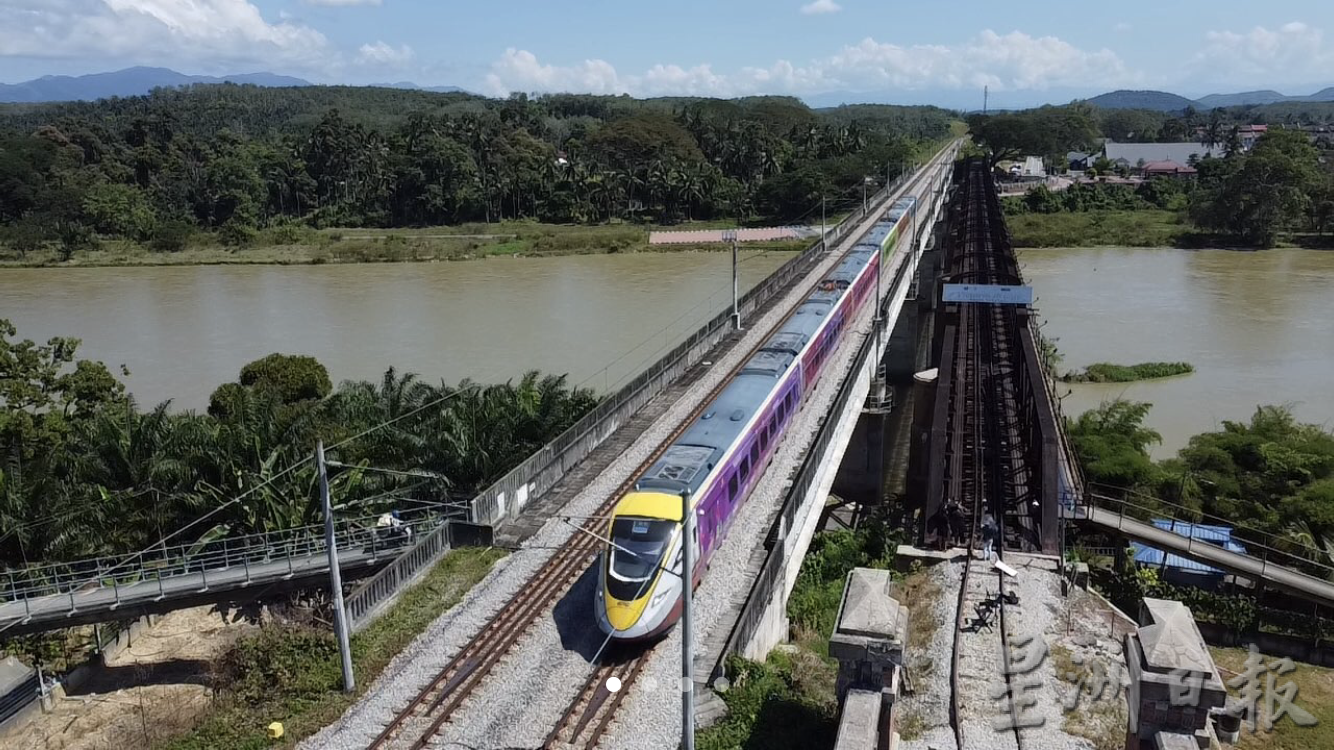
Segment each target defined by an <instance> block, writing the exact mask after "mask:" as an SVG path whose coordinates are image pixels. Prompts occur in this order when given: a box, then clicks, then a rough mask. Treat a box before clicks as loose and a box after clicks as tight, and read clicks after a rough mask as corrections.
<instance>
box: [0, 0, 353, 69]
mask: <svg viewBox="0 0 1334 750" xmlns="http://www.w3.org/2000/svg"><path fill="white" fill-rule="evenodd" d="M330 54H331V52H330V47H329V42H328V40H327V39H326V38H325V37H324V35H323V34H321V33H320V32H318V31H315V30H314V29H311V28H309V27H307V26H304V25H301V24H298V23H291V22H288V21H279V22H278V23H270V22H269V21H266V20H265V19H264V17H263V16H262V15H261V14H260V11H259V9H258V8H257V7H255V5H253V4H252V3H251V2H249V1H248V0H0V57H10V56H12V57H34V58H111V59H115V60H132V61H134V62H141V63H142V62H161V63H177V62H182V61H184V62H191V63H198V64H202V65H205V66H208V67H212V68H228V69H230V68H231V67H232V66H236V65H255V64H258V65H264V66H265V67H272V66H274V65H276V64H281V65H284V66H287V67H307V68H313V67H317V66H318V65H319V64H320V63H321V62H327V60H328V59H329V56H330Z"/></svg>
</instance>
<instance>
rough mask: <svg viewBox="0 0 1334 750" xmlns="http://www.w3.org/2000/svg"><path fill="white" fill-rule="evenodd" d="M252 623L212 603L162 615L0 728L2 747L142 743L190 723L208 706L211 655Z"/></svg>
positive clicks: (99, 748)
mask: <svg viewBox="0 0 1334 750" xmlns="http://www.w3.org/2000/svg"><path fill="white" fill-rule="evenodd" d="M252 628H253V626H251V625H249V624H246V623H244V622H238V623H228V622H224V620H223V617H222V616H221V615H219V614H218V613H217V612H215V611H213V610H212V608H211V607H198V608H195V609H186V610H181V611H179V612H172V613H171V614H168V615H165V616H163V617H162V618H161V619H159V620H158V622H157V623H156V624H154V625H153V627H151V628H147V629H145V630H143V631H141V632H140V633H139V635H138V636H137V637H136V638H135V640H134V642H133V644H131V645H130V646H129V647H128V648H125V649H124V650H122V651H121V652H120V653H118V654H116V655H115V656H113V657H111V658H109V659H108V660H107V665H106V667H104V668H102V669H99V670H97V671H96V672H95V673H94V674H93V676H92V677H91V678H90V679H89V680H88V681H87V682H86V683H85V684H83V685H82V686H80V687H79V688H78V689H76V690H73V691H71V693H70V694H69V695H67V696H66V697H64V698H62V699H61V700H59V701H58V702H57V703H56V707H55V710H54V711H53V712H52V713H49V714H38V715H36V716H34V717H33V718H32V719H30V720H29V721H27V722H24V723H22V724H21V725H19V726H16V727H12V728H10V729H9V731H8V733H7V734H5V735H0V745H3V746H4V747H5V748H6V749H7V750H9V749H10V748H12V749H13V750H57V749H59V750H121V749H122V748H147V747H151V745H152V744H153V743H154V742H156V741H158V740H161V739H164V738H166V737H170V736H173V735H176V734H179V733H181V732H182V731H184V730H186V729H188V728H190V727H191V726H193V724H194V722H195V719H196V718H197V717H198V716H199V714H200V713H201V712H202V711H203V710H204V709H205V708H207V707H208V705H209V702H210V700H211V693H210V690H209V688H208V687H207V685H208V681H209V670H210V669H211V664H212V661H213V659H214V658H215V657H216V656H217V655H219V654H221V653H222V652H223V651H224V650H226V648H227V647H228V646H230V645H231V644H232V643H233V642H234V641H235V640H236V639H237V638H238V637H239V636H241V635H242V634H244V633H246V632H249V631H250V630H251V629H252Z"/></svg>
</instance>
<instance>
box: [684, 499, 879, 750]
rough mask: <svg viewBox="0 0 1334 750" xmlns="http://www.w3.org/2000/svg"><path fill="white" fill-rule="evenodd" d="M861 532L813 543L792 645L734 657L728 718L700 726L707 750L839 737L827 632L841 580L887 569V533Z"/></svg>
mask: <svg viewBox="0 0 1334 750" xmlns="http://www.w3.org/2000/svg"><path fill="white" fill-rule="evenodd" d="M876 528H877V524H874V523H872V524H868V525H867V526H865V527H863V529H862V530H858V531H856V532H851V531H834V532H828V533H825V534H821V535H819V536H817V537H815V539H814V540H813V541H812V542H811V549H810V552H809V553H808V554H807V555H806V559H805V560H804V561H803V562H802V565H801V572H800V574H799V575H798V578H797V584H796V587H795V588H794V589H793V591H792V596H791V597H790V598H789V600H788V617H789V618H790V620H791V622H792V630H793V633H792V635H793V638H792V641H793V643H792V644H791V645H789V646H787V647H780V648H778V649H775V650H774V651H773V652H772V653H770V654H769V657H768V659H766V660H765V661H764V662H763V663H759V662H752V661H748V660H746V659H741V658H732V659H730V660H729V661H728V665H727V674H728V675H729V677H730V682H731V686H730V687H729V688H728V690H727V692H725V693H723V694H722V698H723V701H724V702H726V703H727V708H728V714H727V718H725V719H724V720H722V721H720V722H719V723H717V724H715V725H713V726H711V727H708V728H707V729H704V730H702V731H700V732H699V734H698V735H697V737H696V746H697V747H699V748H701V749H702V750H735V749H737V748H744V749H746V750H750V749H751V748H754V749H756V750H758V749H759V748H763V749H764V750H771V749H772V750H784V749H785V748H792V750H805V748H811V747H832V746H833V744H834V740H835V739H836V737H837V735H838V696H837V695H836V690H835V686H836V682H837V678H838V662H837V661H835V660H834V659H831V658H829V636H830V634H831V633H832V632H833V629H834V620H835V618H836V617H837V616H838V605H839V603H840V601H841V600H842V594H843V583H844V580H845V579H846V578H847V575H848V573H849V572H850V571H851V570H852V569H853V568H855V567H884V564H885V561H886V560H887V557H886V555H885V551H886V550H887V549H892V547H890V546H889V544H890V542H889V539H888V538H887V537H885V536H884V535H882V534H880V533H877V532H875V531H870V530H868V529H876Z"/></svg>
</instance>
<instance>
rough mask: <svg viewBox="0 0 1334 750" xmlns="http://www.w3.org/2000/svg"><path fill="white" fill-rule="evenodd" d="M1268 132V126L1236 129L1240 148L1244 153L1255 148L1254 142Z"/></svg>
mask: <svg viewBox="0 0 1334 750" xmlns="http://www.w3.org/2000/svg"><path fill="white" fill-rule="evenodd" d="M1268 132H1269V126H1268V125H1242V126H1241V127H1239V128H1237V135H1238V136H1239V137H1240V138H1241V147H1242V148H1243V149H1245V150H1246V151H1250V150H1251V149H1252V148H1255V142H1256V141H1258V140H1260V138H1261V137H1262V136H1264V134H1265V133H1268Z"/></svg>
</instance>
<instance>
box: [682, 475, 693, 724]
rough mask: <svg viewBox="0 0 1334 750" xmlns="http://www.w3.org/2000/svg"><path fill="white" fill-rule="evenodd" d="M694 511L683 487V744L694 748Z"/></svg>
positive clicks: (688, 493)
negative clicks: (692, 616)
mask: <svg viewBox="0 0 1334 750" xmlns="http://www.w3.org/2000/svg"><path fill="white" fill-rule="evenodd" d="M694 528H695V511H694V510H692V509H691V507H690V491H689V490H682V491H681V747H682V748H683V750H695V678H694V677H693V676H692V675H691V665H692V664H693V663H694V661H695V656H694V648H693V644H692V643H691V642H690V641H691V638H692V637H693V635H694V634H693V633H692V632H691V626H692V625H693V624H694V623H693V622H692V621H691V611H690V610H691V604H690V600H691V598H693V596H694V592H693V591H691V589H692V588H693V584H694V581H695V574H694V559H693V558H694V550H693V549H691V542H692V540H693V539H694V534H693V530H694Z"/></svg>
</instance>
